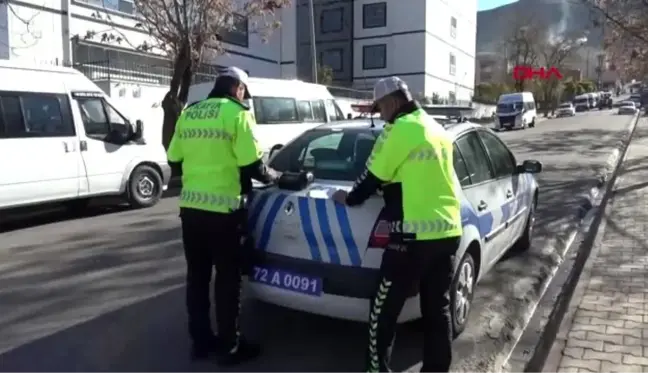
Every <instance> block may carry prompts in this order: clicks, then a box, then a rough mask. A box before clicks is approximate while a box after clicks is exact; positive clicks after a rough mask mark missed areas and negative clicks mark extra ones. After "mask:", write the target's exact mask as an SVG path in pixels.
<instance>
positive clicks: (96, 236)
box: [0, 111, 631, 371]
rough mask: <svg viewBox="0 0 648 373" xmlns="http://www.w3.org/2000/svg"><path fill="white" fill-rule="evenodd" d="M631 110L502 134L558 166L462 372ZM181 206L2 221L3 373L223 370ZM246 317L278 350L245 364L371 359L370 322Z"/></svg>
mask: <svg viewBox="0 0 648 373" xmlns="http://www.w3.org/2000/svg"><path fill="white" fill-rule="evenodd" d="M630 119H631V117H625V116H623V117H622V116H618V115H615V114H613V112H611V111H602V112H598V111H595V112H591V113H586V114H579V115H577V116H576V117H573V118H562V119H552V120H548V121H545V122H541V123H539V124H538V125H537V127H536V128H534V129H527V130H520V131H511V132H504V133H501V134H500V136H501V138H502V139H504V141H505V142H506V143H508V144H509V146H510V147H511V148H512V149H513V151H514V152H515V154H516V156H517V158H518V160H519V161H522V160H525V159H537V160H540V161H542V162H543V163H544V166H545V171H544V173H542V174H540V175H539V176H538V178H539V182H540V185H541V195H540V204H539V207H538V210H537V215H538V216H537V226H536V237H535V241H534V249H533V250H532V251H531V252H529V253H515V254H514V255H510V256H509V257H508V258H506V259H504V260H503V261H502V262H501V263H499V264H498V265H497V267H496V268H495V270H494V271H493V272H492V273H491V274H489V275H488V276H486V278H485V279H484V280H483V282H482V283H481V284H479V285H478V286H479V287H478V290H477V294H476V297H475V302H476V303H475V304H474V308H473V310H472V317H471V320H470V322H469V326H468V329H467V330H466V332H465V333H464V334H463V335H462V336H460V338H459V339H458V340H457V341H456V342H455V348H454V351H455V356H456V361H457V363H456V364H457V366H458V368H457V369H462V367H463V368H464V369H468V368H466V367H472V368H473V369H474V370H479V369H480V364H482V363H478V364H477V365H474V363H475V362H474V359H473V356H479V355H480V354H482V355H483V353H484V351H492V350H496V349H497V344H498V343H500V342H499V341H498V338H497V335H494V334H493V333H495V332H496V331H497V329H498V328H499V326H498V325H497V322H498V320H499V322H504V323H506V320H507V318H508V317H509V316H508V315H510V314H514V313H515V312H517V309H516V307H522V305H523V306H528V305H525V302H524V299H523V298H524V297H525V296H526V295H525V294H526V292H528V291H529V288H532V287H534V286H537V283H536V282H537V278H538V277H539V275H538V273H539V272H542V271H546V268H539V267H538V264H537V260H533V256H534V255H536V254H535V253H536V252H537V251H541V250H544V249H543V248H544V247H545V246H546V244H547V242H549V240H550V239H551V238H552V237H553V236H555V235H556V234H557V233H559V232H558V230H559V229H560V227H561V224H562V223H564V221H565V220H566V219H567V218H566V217H565V216H566V214H567V213H571V211H572V210H570V209H571V208H576V202H577V199H576V198H575V195H576V194H579V193H582V192H584V191H585V189H586V188H587V187H588V186H589V184H588V183H590V182H591V181H592V179H593V178H594V175H595V174H596V169H597V167H599V166H600V165H601V163H603V162H605V160H606V158H607V156H608V155H609V153H610V152H611V151H612V149H613V146H614V143H615V141H616V140H617V135H618V133H619V131H621V130H622V129H623V128H625V126H626V125H627V124H628V123H629V122H630ZM176 203H177V199H176V198H174V197H169V198H165V199H164V200H163V201H162V202H161V203H160V204H159V205H157V206H155V207H154V208H150V209H145V210H136V211H130V210H120V209H115V210H116V211H105V210H101V209H97V210H93V211H90V213H89V215H93V214H97V215H96V216H86V217H82V218H76V219H73V218H70V217H69V216H65V215H64V214H62V213H54V214H48V215H46V216H44V217H41V218H39V219H31V220H30V221H29V222H22V221H19V222H16V223H10V224H9V225H8V226H6V227H5V230H4V231H3V232H2V231H0V232H1V233H0V242H1V244H0V353H2V352H4V353H3V354H1V355H0V370H3V371H100V370H101V371H205V370H207V371H214V370H219V367H217V366H215V365H213V364H211V363H191V362H189V360H188V348H189V341H188V338H187V336H186V333H185V324H186V321H185V314H184V299H183V295H184V290H183V288H182V282H183V277H184V263H183V260H184V259H183V255H182V249H181V246H180V232H179V224H178V223H179V221H178V218H177V208H176ZM155 294H159V295H157V296H155V297H151V296H152V295H155ZM147 298H148V299H147ZM516 300H519V302H517V301H516ZM502 304H504V305H505V306H502ZM520 304H522V305H520ZM502 307H503V308H502ZM243 320H244V330H245V331H247V333H248V334H249V335H250V336H251V337H253V338H256V339H259V340H261V341H262V342H264V344H265V354H264V356H263V357H262V358H261V359H259V360H257V361H255V362H253V363H250V364H248V365H245V366H241V367H238V368H237V369H239V370H241V371H358V370H360V369H362V354H363V352H364V347H365V343H366V340H367V335H366V330H365V329H366V327H365V326H364V325H362V324H358V323H350V322H343V321H338V320H331V319H326V318H322V317H317V316H311V315H306V314H302V313H298V312H293V311H289V310H285V309H280V308H278V307H274V306H269V305H264V304H259V303H255V302H250V303H249V304H247V307H246V309H245V314H244V319H243ZM419 328H420V326H419V324H418V323H416V322H414V323H411V324H408V325H405V326H403V327H402V329H401V332H400V334H399V335H398V338H397V342H396V351H395V356H394V359H395V361H394V367H395V368H396V369H399V370H405V369H408V368H410V367H412V366H415V365H416V364H417V363H418V361H419V354H420V352H419V346H420V343H421V342H420V337H421V336H420V334H419V333H418V332H417V329H419ZM489 343H490V344H492V346H490V345H489ZM471 364H473V365H474V366H472V365H471ZM482 367H483V366H482ZM484 369H486V368H484Z"/></svg>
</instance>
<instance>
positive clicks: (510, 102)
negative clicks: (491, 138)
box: [495, 92, 537, 130]
mask: <svg viewBox="0 0 648 373" xmlns="http://www.w3.org/2000/svg"><path fill="white" fill-rule="evenodd" d="M496 113H497V120H496V123H495V128H496V129H498V130H503V129H513V128H526V127H527V126H528V127H535V121H536V117H537V110H536V104H535V99H534V98H533V93H531V92H517V93H508V94H503V95H501V96H500V98H499V100H498V102H497V111H496Z"/></svg>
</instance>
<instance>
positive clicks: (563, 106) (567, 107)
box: [560, 104, 572, 109]
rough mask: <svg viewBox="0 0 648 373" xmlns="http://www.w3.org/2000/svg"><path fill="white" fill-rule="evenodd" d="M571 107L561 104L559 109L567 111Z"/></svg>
mask: <svg viewBox="0 0 648 373" xmlns="http://www.w3.org/2000/svg"><path fill="white" fill-rule="evenodd" d="M571 106H572V105H571V104H562V105H560V108H561V109H569V108H571Z"/></svg>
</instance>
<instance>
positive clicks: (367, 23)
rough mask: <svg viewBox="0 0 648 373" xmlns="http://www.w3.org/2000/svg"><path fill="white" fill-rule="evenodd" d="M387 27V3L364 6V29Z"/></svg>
mask: <svg viewBox="0 0 648 373" xmlns="http://www.w3.org/2000/svg"><path fill="white" fill-rule="evenodd" d="M385 26H387V3H385V2H383V3H371V4H365V5H363V6H362V28H378V27H385Z"/></svg>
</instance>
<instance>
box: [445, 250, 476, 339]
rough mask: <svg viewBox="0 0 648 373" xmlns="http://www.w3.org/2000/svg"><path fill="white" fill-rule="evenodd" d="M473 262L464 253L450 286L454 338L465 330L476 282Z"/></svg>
mask: <svg viewBox="0 0 648 373" xmlns="http://www.w3.org/2000/svg"><path fill="white" fill-rule="evenodd" d="M476 274H477V271H475V260H474V259H473V257H472V255H470V253H468V252H467V253H465V254H464V256H463V258H461V262H460V263H459V266H458V267H457V271H456V272H455V274H454V278H453V279H452V284H451V285H450V301H451V303H450V311H451V313H452V332H453V335H454V336H455V337H456V336H458V335H459V334H461V333H462V332H463V331H464V329H465V328H466V323H467V322H468V315H469V314H470V307H471V305H472V300H473V293H474V289H475V281H476Z"/></svg>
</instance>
